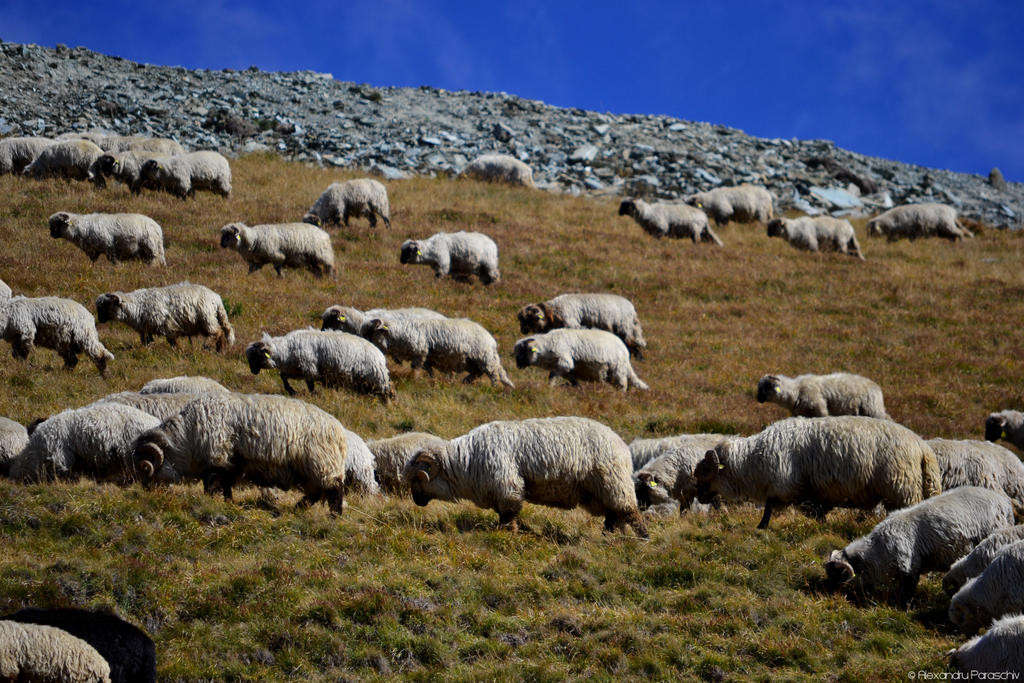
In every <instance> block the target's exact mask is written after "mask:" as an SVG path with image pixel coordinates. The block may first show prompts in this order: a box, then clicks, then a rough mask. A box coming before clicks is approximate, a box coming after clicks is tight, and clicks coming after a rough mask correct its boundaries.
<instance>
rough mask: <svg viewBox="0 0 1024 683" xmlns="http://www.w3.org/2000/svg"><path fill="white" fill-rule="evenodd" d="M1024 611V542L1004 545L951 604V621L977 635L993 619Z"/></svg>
mask: <svg viewBox="0 0 1024 683" xmlns="http://www.w3.org/2000/svg"><path fill="white" fill-rule="evenodd" d="M1022 610H1024V541H1017V542H1016V543H1011V544H1010V545H1007V546H1003V547H1002V548H1000V549H999V551H998V552H997V553H996V555H995V557H993V558H992V561H991V562H989V563H988V566H987V567H985V569H984V571H982V572H981V573H980V574H978V575H977V576H975V577H973V578H971V579H968V581H967V583H965V584H964V585H963V586H962V587H961V588H960V590H958V591H957V592H956V593H955V594H954V595H953V598H952V599H951V600H950V602H949V620H950V622H952V623H953V625H954V626H956V627H957V628H958V629H959V630H960V631H961V632H962V633H967V634H974V633H977V632H978V629H979V628H981V627H983V626H987V625H988V624H990V623H991V622H992V620H993V619H998V618H999V617H1002V616H1003V615H1006V614H1014V613H1019V612H1021V611H1022Z"/></svg>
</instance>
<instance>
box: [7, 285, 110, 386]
mask: <svg viewBox="0 0 1024 683" xmlns="http://www.w3.org/2000/svg"><path fill="white" fill-rule="evenodd" d="M0 332H2V335H0V336H2V337H3V339H4V341H6V342H7V343H9V344H10V345H11V355H13V356H14V357H15V358H21V359H27V358H28V355H29V353H30V352H31V351H32V347H33V345H39V346H42V347H45V348H48V349H53V350H54V351H56V352H57V354H58V355H60V357H61V358H63V359H64V368H65V369H66V370H72V369H74V367H75V366H76V365H78V354H80V353H83V352H84V353H85V354H86V355H87V356H89V358H90V359H92V362H93V363H95V365H96V368H97V369H98V370H99V371H100V375H101V376H104V377H105V376H106V373H107V363H108V362H110V361H112V360H114V354H112V353H110V351H107V349H106V347H104V346H103V344H101V343H100V338H99V336H98V335H97V333H96V321H95V320H93V317H92V315H91V314H90V313H89V311H87V310H86V309H85V307H84V306H82V305H81V304H80V303H78V302H77V301H73V300H71V299H64V298H61V297H56V296H41V297H37V298H28V297H24V296H16V297H14V298H12V299H9V300H8V301H6V302H3V303H0Z"/></svg>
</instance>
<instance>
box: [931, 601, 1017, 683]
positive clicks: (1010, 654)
mask: <svg viewBox="0 0 1024 683" xmlns="http://www.w3.org/2000/svg"><path fill="white" fill-rule="evenodd" d="M947 654H948V655H949V665H950V666H951V667H952V668H954V669H956V670H957V671H958V672H960V674H962V675H963V679H964V680H966V679H973V678H978V679H982V676H983V675H984V674H992V675H991V676H990V677H989V679H990V680H996V679H998V680H1007V679H1008V678H1010V677H1015V676H1016V675H1019V674H1020V672H1021V671H1024V615H1020V614H1011V615H1007V616H1004V617H1002V618H1000V619H997V620H995V621H994V622H992V625H991V626H989V627H988V630H987V631H985V634H984V635H981V636H975V637H974V638H972V639H971V640H969V641H967V642H966V643H964V644H963V645H961V646H960V647H959V648H957V649H955V650H950V651H949V652H948V653H947ZM1007 674H1010V676H1009V677H1008V676H1007Z"/></svg>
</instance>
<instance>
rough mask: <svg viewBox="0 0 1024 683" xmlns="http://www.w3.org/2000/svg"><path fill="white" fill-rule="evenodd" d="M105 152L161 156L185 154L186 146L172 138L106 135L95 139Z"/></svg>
mask: <svg viewBox="0 0 1024 683" xmlns="http://www.w3.org/2000/svg"><path fill="white" fill-rule="evenodd" d="M94 142H96V144H97V145H99V147H100V149H102V150H103V151H105V152H143V153H147V154H154V155H156V154H159V155H161V156H175V155H181V154H185V153H186V152H185V148H184V147H182V146H181V144H180V143H179V142H178V141H177V140H172V139H171V138H148V137H143V136H140V135H131V136H126V135H104V136H101V137H100V138H99V139H98V140H94Z"/></svg>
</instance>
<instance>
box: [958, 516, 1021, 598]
mask: <svg viewBox="0 0 1024 683" xmlns="http://www.w3.org/2000/svg"><path fill="white" fill-rule="evenodd" d="M1017 541H1024V524H1018V525H1017V526H1012V527H1010V528H1008V529H1000V530H999V531H994V532H992V533H991V534H989V535H988V536H986V537H985V539H984V540H983V541H982V542H981V543H979V544H978V545H976V546H974V549H973V550H971V551H970V552H969V553H967V554H966V555H964V556H963V557H961V558H960V559H958V560H957V561H956V562H954V563H953V566H951V567H950V568H949V571H948V572H946V575H945V576H943V577H942V590H943V591H945V592H946V595H949V596H952V595H953V594H954V593H956V592H957V591H958V590H960V588H961V587H962V586H963V585H964V584H965V583H967V580H968V579H971V578H973V577H975V576H977V575H978V574H980V573H982V572H983V571H985V567H987V566H988V565H989V563H990V562H991V561H992V559H993V558H994V557H995V556H996V555H998V554H999V551H1000V550H1001V549H1003V548H1005V547H1006V546H1008V545H1010V544H1012V543H1016V542H1017Z"/></svg>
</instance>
